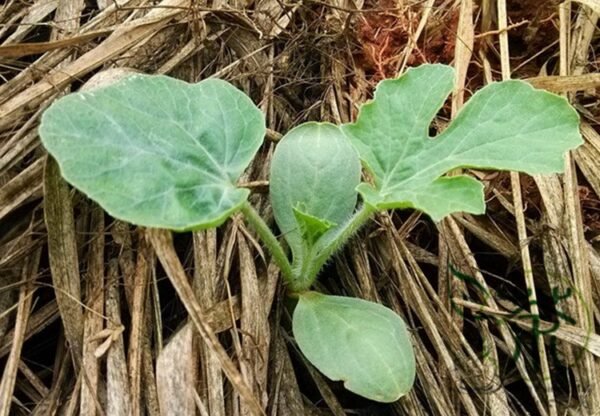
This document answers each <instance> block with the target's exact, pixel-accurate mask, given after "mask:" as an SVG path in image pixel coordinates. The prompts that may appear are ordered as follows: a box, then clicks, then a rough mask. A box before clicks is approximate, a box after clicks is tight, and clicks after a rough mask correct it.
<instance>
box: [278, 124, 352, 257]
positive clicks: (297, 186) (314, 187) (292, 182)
mask: <svg viewBox="0 0 600 416" xmlns="http://www.w3.org/2000/svg"><path fill="white" fill-rule="evenodd" d="M270 178H271V179H270V188H271V202H272V205H273V214H274V216H275V219H276V221H277V224H278V225H279V229H280V230H281V232H282V233H283V235H284V236H285V238H286V239H287V241H288V243H289V245H290V247H291V249H292V252H293V254H294V261H295V262H302V259H305V258H306V251H307V250H308V249H309V248H310V246H312V245H313V244H314V243H315V242H316V241H317V239H319V238H321V237H322V236H324V235H325V234H328V233H329V232H331V231H333V230H334V229H335V227H334V225H335V224H342V223H344V222H345V221H346V220H347V219H348V218H349V217H350V216H351V215H352V213H353V211H354V209H355V207H356V200H357V196H358V194H357V192H356V187H357V186H358V184H359V182H360V160H359V158H358V155H357V153H356V151H355V150H354V149H353V148H352V145H351V144H350V142H349V141H348V139H347V138H346V137H345V136H344V135H343V134H342V132H341V131H340V129H339V128H338V127H336V126H334V125H333V124H330V123H312V122H311V123H305V124H302V125H300V126H298V127H296V128H294V129H292V130H291V131H290V132H288V133H287V134H286V135H285V136H284V137H283V139H282V140H281V142H280V143H279V144H278V145H277V149H276V150H275V153H274V155H273V160H272V162H271V176H270ZM307 227H308V228H307ZM307 232H308V234H307ZM303 234H304V236H303ZM304 237H306V239H305V238H304Z"/></svg>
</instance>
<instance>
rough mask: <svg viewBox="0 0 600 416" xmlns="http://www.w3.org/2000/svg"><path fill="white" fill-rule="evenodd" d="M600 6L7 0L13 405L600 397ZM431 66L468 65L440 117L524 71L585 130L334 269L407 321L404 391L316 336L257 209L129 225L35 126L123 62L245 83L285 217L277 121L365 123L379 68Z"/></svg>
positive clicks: (260, 187)
mask: <svg viewBox="0 0 600 416" xmlns="http://www.w3.org/2000/svg"><path fill="white" fill-rule="evenodd" d="M598 4H599V3H598V2H597V1H590V0H586V1H584V0H580V1H578V2H576V1H573V2H566V3H563V4H559V2H558V1H554V0H552V1H538V0H528V1H517V0H515V1H507V0H498V1H492V0H480V1H471V0H456V1H455V0H379V1H376V0H371V1H369V0H365V1H362V0H328V1H319V0H308V1H279V0H254V1H253V0H212V1H210V0H208V1H200V0H195V1H189V0H162V1H151V0H93V1H84V0H31V1H20V0H6V1H5V2H4V3H3V5H1V6H0V230H1V232H0V369H2V371H1V373H0V374H1V380H0V416H6V415H9V414H10V415H26V414H34V415H46V414H60V415H74V414H82V415H92V416H95V415H110V416H113V415H116V416H120V415H130V414H132V415H136V416H137V415H143V414H147V415H152V416H153V415H159V414H164V415H175V414H176V415H183V414H198V415H203V416H204V415H211V416H213V415H214V416H219V415H238V414H240V415H250V414H255V413H260V412H261V411H264V412H265V414H270V415H302V414H307V415H329V414H333V415H344V414H362V415H387V414H389V415H395V414H398V415H401V414H404V415H471V416H475V415H483V414H487V415H494V416H496V415H512V414H518V415H521V414H540V415H549V416H557V415H559V414H560V415H563V414H573V415H575V414H577V415H592V414H597V412H598V409H600V379H599V378H600V371H599V368H598V357H599V356H600V336H599V335H598V334H597V329H596V328H597V327H596V325H599V324H600V315H599V312H598V310H599V309H598V305H599V304H600V303H599V296H600V253H599V252H598V244H600V242H599V237H598V236H599V235H600V201H599V199H598V195H599V194H600V135H599V132H598V126H597V124H598V123H597V121H596V120H597V119H596V117H597V114H598V113H599V111H600V105H598V103H599V100H598V96H597V93H596V88H597V87H598V86H599V85H600V76H598V74H596V71H597V67H598V62H597V56H596V54H597V51H598V47H599V46H600V45H599V42H598V31H597V27H596V24H597V20H598V14H597V13H596V12H600V10H595V11H594V10H592V9H590V8H589V7H587V6H593V5H596V7H597V5H598ZM586 5H587V6H586ZM503 7H506V10H507V14H506V15H505V14H504V13H502V10H503ZM503 37H505V38H504V39H505V40H506V41H507V42H503V41H502V39H503ZM423 62H443V63H452V65H454V66H455V68H456V69H457V73H458V75H459V76H458V80H457V83H456V88H455V91H454V93H453V96H452V97H451V98H452V99H451V103H450V102H449V104H448V105H447V106H446V107H445V108H444V109H443V110H442V112H441V114H440V116H439V118H438V119H437V120H436V122H435V123H434V125H433V126H432V131H440V130H441V129H443V128H444V126H445V125H447V122H448V121H449V119H450V118H451V117H453V116H454V115H455V114H456V112H457V111H458V109H459V108H460V106H461V105H462V103H463V101H465V100H468V97H469V95H470V93H471V92H472V91H475V90H477V89H478V88H480V87H481V86H482V85H483V84H484V83H486V82H489V81H493V80H500V79H502V78H508V77H512V78H522V79H528V80H529V81H530V82H531V83H532V84H533V85H535V86H538V87H540V88H546V89H549V90H552V91H555V92H558V93H562V94H566V95H567V96H568V98H569V99H570V100H571V101H572V103H573V104H574V105H575V106H576V108H577V109H578V110H579V111H580V114H581V116H582V133H583V136H584V138H585V144H584V145H583V146H582V147H581V148H580V149H578V150H577V151H576V152H574V153H573V154H572V155H571V156H570V157H569V162H572V163H568V164H567V170H566V173H565V175H555V176H544V177H534V178H526V177H523V176H521V177H519V176H518V175H511V174H508V173H495V172H491V173H490V172H485V173H483V172H477V171H474V172H471V173H472V174H473V175H476V176H478V177H479V178H481V179H483V180H484V182H485V183H486V184H487V189H486V192H487V194H486V195H487V197H488V203H489V204H488V211H487V213H486V214H485V215H483V216H478V217H475V216H470V215H457V216H454V217H452V218H448V219H447V220H444V221H442V222H441V223H439V224H434V223H432V222H431V221H430V220H429V219H428V218H425V217H424V216H421V215H419V214H417V213H413V212H409V211H402V212H390V213H388V214H382V215H380V216H378V218H377V220H376V221H374V222H372V223H371V224H370V225H368V226H367V227H366V228H365V229H364V230H362V231H361V233H360V237H359V238H356V239H355V240H353V241H352V243H351V244H350V245H349V247H348V248H347V249H346V250H344V251H343V252H341V253H339V254H338V255H337V257H336V259H335V261H334V262H332V263H331V264H330V265H329V266H328V268H327V270H326V271H325V272H324V273H323V276H322V279H321V281H320V285H321V288H322V289H323V290H324V291H326V292H330V293H334V294H345V295H349V296H357V297H361V298H365V299H369V300H373V301H378V302H381V303H383V304H385V305H387V306H389V307H391V308H392V309H394V310H395V311H397V312H398V313H399V314H401V315H402V316H403V317H404V319H405V320H406V322H407V323H408V325H409V327H410V328H411V330H412V334H413V336H414V345H415V350H416V354H417V362H418V376H417V382H416V384H415V388H414V390H413V391H412V392H411V393H410V394H409V395H408V396H407V397H405V398H403V399H401V400H399V401H398V402H396V403H393V404H389V405H381V404H376V403H373V402H369V401H367V400H364V399H361V398H359V397H356V396H354V395H352V394H350V393H349V392H347V391H345V390H344V389H343V387H342V386H341V385H340V384H339V383H332V382H330V381H328V380H327V379H325V378H324V377H323V376H322V375H320V374H319V373H318V371H316V370H315V369H314V368H312V367H311V366H310V364H308V363H307V362H306V360H305V359H304V358H303V357H302V356H301V354H300V353H299V352H298V350H297V348H296V347H295V344H294V341H293V338H292V337H291V333H290V330H289V328H290V317H289V309H288V307H287V306H288V305H287V303H286V300H285V299H286V298H285V291H284V288H282V287H281V284H280V282H279V279H278V271H277V269H276V267H275V266H274V265H273V264H272V263H271V262H270V259H269V258H268V256H267V257H265V255H264V253H263V252H262V250H261V249H260V245H259V244H258V243H257V242H256V240H255V238H254V236H253V234H252V232H251V231H249V230H248V229H247V228H246V227H245V225H244V223H243V221H242V220H241V218H234V219H232V220H231V221H228V222H227V223H226V224H225V225H224V226H223V227H221V228H220V229H219V230H213V231H205V232H196V233H188V234H176V235H173V236H171V235H170V234H169V233H166V232H160V231H156V230H155V231H152V232H150V231H148V230H143V229H138V228H135V227H132V226H130V225H127V224H124V223H122V222H119V221H115V220H113V219H112V218H110V217H108V216H107V215H105V214H104V213H103V212H102V211H101V210H100V209H99V208H98V207H97V206H96V205H95V204H94V203H92V202H90V201H89V200H87V199H86V198H85V197H84V196H83V195H81V194H79V193H77V192H75V191H73V189H71V188H70V187H68V186H67V185H66V184H65V183H64V181H63V180H62V179H61V177H60V173H59V171H58V169H57V167H56V165H55V164H54V163H53V162H52V161H51V160H48V159H47V157H46V154H45V153H44V150H43V149H42V148H41V146H40V144H39V140H38V137H37V126H38V123H39V118H40V114H41V113H42V112H43V110H44V108H46V107H47V105H48V104H49V103H50V102H52V100H54V99H56V98H57V97H59V96H60V95H62V94H65V93H67V92H69V91H73V90H77V89H79V88H81V87H82V86H83V85H85V84H86V83H87V82H89V81H90V79H91V78H92V77H93V79H94V80H95V81H94V82H97V81H98V77H104V78H106V77H108V81H107V80H106V79H105V80H104V81H101V82H110V79H111V77H113V78H114V77H118V76H121V75H122V74H120V73H119V69H120V68H129V69H131V70H135V71H142V72H147V73H160V74H169V75H171V76H174V77H178V78H181V79H185V80H188V81H196V80H199V79H202V78H205V77H208V76H217V77H220V78H224V79H227V80H229V81H231V82H233V83H235V84H236V85H238V86H239V87H240V88H242V89H243V90H245V91H246V92H247V93H248V94H249V95H250V96H251V97H252V98H253V99H254V100H255V102H257V103H259V105H260V106H261V108H262V109H263V111H264V112H265V114H266V115H267V122H268V127H269V128H270V129H271V130H270V133H269V139H270V140H268V141H266V142H265V145H264V147H263V149H262V151H261V152H260V153H259V155H258V156H257V158H256V160H255V161H254V162H253V164H252V165H251V167H250V169H249V170H248V172H247V173H246V175H245V177H244V182H245V183H248V184H251V185H252V186H251V188H252V189H253V190H254V191H255V192H254V193H253V196H252V202H253V203H254V204H255V205H256V206H257V208H258V209H259V210H260V211H261V212H262V213H263V214H264V215H265V216H266V217H270V207H269V203H268V198H267V196H266V195H265V193H264V192H263V191H264V184H265V181H268V174H267V172H268V166H269V160H270V157H271V154H272V151H273V148H274V146H276V142H277V139H278V138H279V137H281V136H280V133H285V132H286V131H288V130H289V129H290V128H291V127H293V126H294V125H296V124H298V123H299V122H302V121H305V120H317V119H324V120H330V121H333V122H347V121H350V120H351V119H352V118H353V117H354V116H355V114H356V109H357V106H358V105H359V104H360V103H362V102H364V101H365V100H367V99H369V98H370V97H371V96H372V92H373V87H374V85H375V84H376V82H377V81H379V80H380V79H382V78H387V77H394V76H396V75H397V74H399V73H400V72H401V71H403V70H405V69H406V67H408V66H413V65H418V64H420V63H423ZM115 69H117V70H116V72H115ZM106 70H111V71H108V72H106ZM531 151H532V152H535V151H536V149H531ZM256 181H258V182H256ZM175 287H177V291H176V290H175V289H174V288H175ZM182 288H183V289H182ZM532 294H535V296H534V295H532ZM511 311H520V313H511ZM218 354H221V357H220V361H219V360H218V359H217V355H218ZM221 363H225V365H224V366H223V365H222V364H221ZM231 368H236V369H238V370H239V372H240V373H241V374H242V379H237V378H235V377H229V378H228V375H229V376H231V374H233V373H232V372H231V371H230V369H231Z"/></svg>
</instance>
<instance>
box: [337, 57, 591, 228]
mask: <svg viewBox="0 0 600 416" xmlns="http://www.w3.org/2000/svg"><path fill="white" fill-rule="evenodd" d="M453 83H454V70H453V69H452V68H451V67H449V66H446V65H437V64H436V65H422V66H420V67H417V68H412V69H410V70H408V71H407V72H406V73H405V74H404V75H403V76H401V77H400V78H398V79H393V80H385V81H382V82H381V83H380V84H379V86H378V87H377V90H376V92H375V98H374V100H373V101H371V102H370V103H368V104H366V105H364V106H363V107H362V108H361V110H360V113H359V115H358V118H357V120H356V122H355V123H352V124H346V125H343V126H342V130H343V131H344V133H345V134H346V135H347V136H348V137H349V138H350V139H351V141H352V143H353V144H354V146H355V147H356V149H357V150H358V152H359V154H360V157H361V160H362V161H363V163H364V165H365V167H366V169H367V170H368V171H369V172H370V173H371V174H372V176H373V178H374V184H373V185H370V184H361V185H360V187H359V192H360V193H361V195H362V197H363V198H364V200H365V202H366V203H368V204H370V205H372V206H374V207H376V208H378V209H388V208H407V207H412V208H416V209H419V210H422V211H424V212H425V213H427V214H429V215H430V216H431V217H432V218H433V219H434V220H440V219H441V218H443V217H444V216H446V215H448V214H451V213H453V212H457V211H466V212H470V213H474V214H481V213H483V212H484V209H485V205H484V201H483V187H482V186H481V185H479V184H477V182H476V181H475V180H474V179H469V178H467V177H459V178H457V179H455V178H452V179H450V178H441V176H442V175H443V174H445V173H446V172H448V171H450V170H453V169H456V168H461V167H473V168H482V169H499V170H514V171H521V172H526V173H529V174H541V173H551V172H560V171H562V169H563V166H564V154H565V152H567V151H568V150H569V149H574V148H576V147H577V146H579V145H580V144H581V143H582V139H581V135H580V134H579V116H578V115H577V112H576V111H575V110H574V109H573V108H572V107H571V106H570V105H569V103H568V102H567V101H566V100H565V99H564V98H562V97H559V96H557V95H554V94H551V93H549V92H545V91H541V90H536V89H534V88H532V87H531V86H530V85H529V84H527V83H525V82H523V81H505V82H501V83H494V84H491V85H489V86H486V87H485V88H483V89H481V90H480V91H478V92H477V93H476V94H474V95H473V97H471V99H470V100H469V101H468V102H467V104H466V105H465V106H464V107H463V109H462V111H461V112H460V113H459V114H458V116H457V117H456V118H455V119H454V120H453V121H452V122H451V123H450V125H449V126H448V128H447V129H446V130H445V131H444V132H443V133H442V134H440V135H439V136H437V137H436V138H431V137H430V136H429V127H430V124H431V122H432V120H433V117H434V116H435V115H436V113H437V112H438V111H439V109H440V108H441V106H442V105H443V103H444V101H445V100H446V98H447V97H448V94H449V93H450V91H451V90H452V87H453Z"/></svg>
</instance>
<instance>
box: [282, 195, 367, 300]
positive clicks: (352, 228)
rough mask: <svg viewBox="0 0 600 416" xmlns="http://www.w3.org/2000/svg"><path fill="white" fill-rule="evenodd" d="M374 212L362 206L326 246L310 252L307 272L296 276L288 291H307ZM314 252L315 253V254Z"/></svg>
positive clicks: (364, 205)
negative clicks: (322, 270) (323, 268)
mask: <svg viewBox="0 0 600 416" xmlns="http://www.w3.org/2000/svg"><path fill="white" fill-rule="evenodd" d="M375 212H376V210H375V208H373V207H371V206H369V205H367V204H363V205H362V206H361V207H360V209H359V210H358V211H356V213H355V214H354V215H353V216H352V218H350V220H349V221H348V222H346V224H344V226H343V227H342V228H340V229H339V230H338V231H337V233H336V234H335V235H333V236H332V237H331V238H329V239H328V243H327V245H325V246H324V247H322V248H320V249H319V250H315V251H312V252H311V255H309V256H308V258H307V260H305V261H306V262H307V266H308V267H307V268H306V269H307V270H306V271H305V272H304V273H303V275H302V276H297V277H296V278H295V279H294V280H293V281H292V282H291V283H290V290H292V291H293V292H302V291H305V290H308V289H309V288H310V287H311V286H312V284H313V283H314V281H315V280H316V278H317V275H318V274H319V272H320V271H321V268H322V267H323V266H324V265H325V263H326V262H327V260H329V258H330V257H331V256H332V255H333V254H334V253H335V252H336V251H338V250H339V249H340V248H342V247H343V246H344V244H346V242H348V240H349V239H350V237H352V236H353V235H354V234H355V233H356V232H357V231H358V230H359V228H360V227H362V226H363V225H364V224H365V223H366V222H367V221H368V220H369V219H370V218H371V215H373V214H374V213H375ZM315 252H316V253H315Z"/></svg>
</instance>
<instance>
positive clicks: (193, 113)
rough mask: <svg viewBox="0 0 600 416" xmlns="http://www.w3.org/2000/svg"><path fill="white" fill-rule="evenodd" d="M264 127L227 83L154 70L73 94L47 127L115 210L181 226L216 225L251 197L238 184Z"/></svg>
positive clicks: (79, 174)
mask: <svg viewBox="0 0 600 416" xmlns="http://www.w3.org/2000/svg"><path fill="white" fill-rule="evenodd" d="M264 134H265V121H264V116H263V114H262V113H261V112H260V110H259V109H258V108H257V107H256V106H255V105H254V104H253V103H252V101H251V100H250V99H249V98H248V97H247V96H246V95H245V94H244V93H242V92H241V91H240V90H238V89H237V88H235V87H234V86H232V85H230V84H228V83H227V82H225V81H221V80H217V79H208V80H204V81H202V82H199V83H197V84H188V83H186V82H183V81H179V80H176V79H173V78H169V77H166V76H149V75H133V76H131V77H128V78H126V79H124V80H122V81H120V82H118V83H116V84H113V85H111V86H108V87H105V88H101V89H98V90H94V91H90V92H80V93H76V94H70V95H67V96H65V97H63V98H61V99H59V100H58V101H56V102H55V103H54V104H53V105H52V106H51V107H50V108H49V109H48V110H47V111H46V112H45V113H44V115H43V117H42V124H41V126H40V136H41V138H42V142H43V144H44V146H45V147H46V149H48V152H50V154H52V156H54V158H55V159H56V160H57V161H58V163H59V165H60V168H61V171H62V174H63V176H64V177H65V179H66V180H67V181H69V182H70V183H71V184H72V185H73V186H75V187H76V188H78V189H79V190H81V191H82V192H84V193H85V194H87V195H88V196H89V197H90V198H91V199H93V200H95V201H96V202H98V203H99V204H100V205H101V206H102V207H103V208H104V209H106V211H108V212H109V213H110V214H111V215H113V216H114V217H116V218H119V219H122V220H126V221H129V222H131V223H134V224H138V225H144V226H149V227H160V228H169V229H174V230H186V229H194V228H206V227H212V226H217V225H219V224H221V223H222V222H223V221H225V219H227V217H228V216H229V215H230V214H231V213H232V212H234V211H235V210H237V209H238V208H239V207H240V206H241V205H242V204H243V203H244V202H245V201H246V198H247V196H248V193H249V192H248V190H246V189H240V188H237V187H236V185H235V184H236V181H237V180H238V178H239V176H240V175H241V173H242V172H243V171H244V169H245V168H246V167H247V166H248V164H249V163H250V161H251V160H252V158H253V157H254V155H255V153H256V151H257V150H258V148H259V147H260V145H261V143H262V141H263V138H264Z"/></svg>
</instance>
